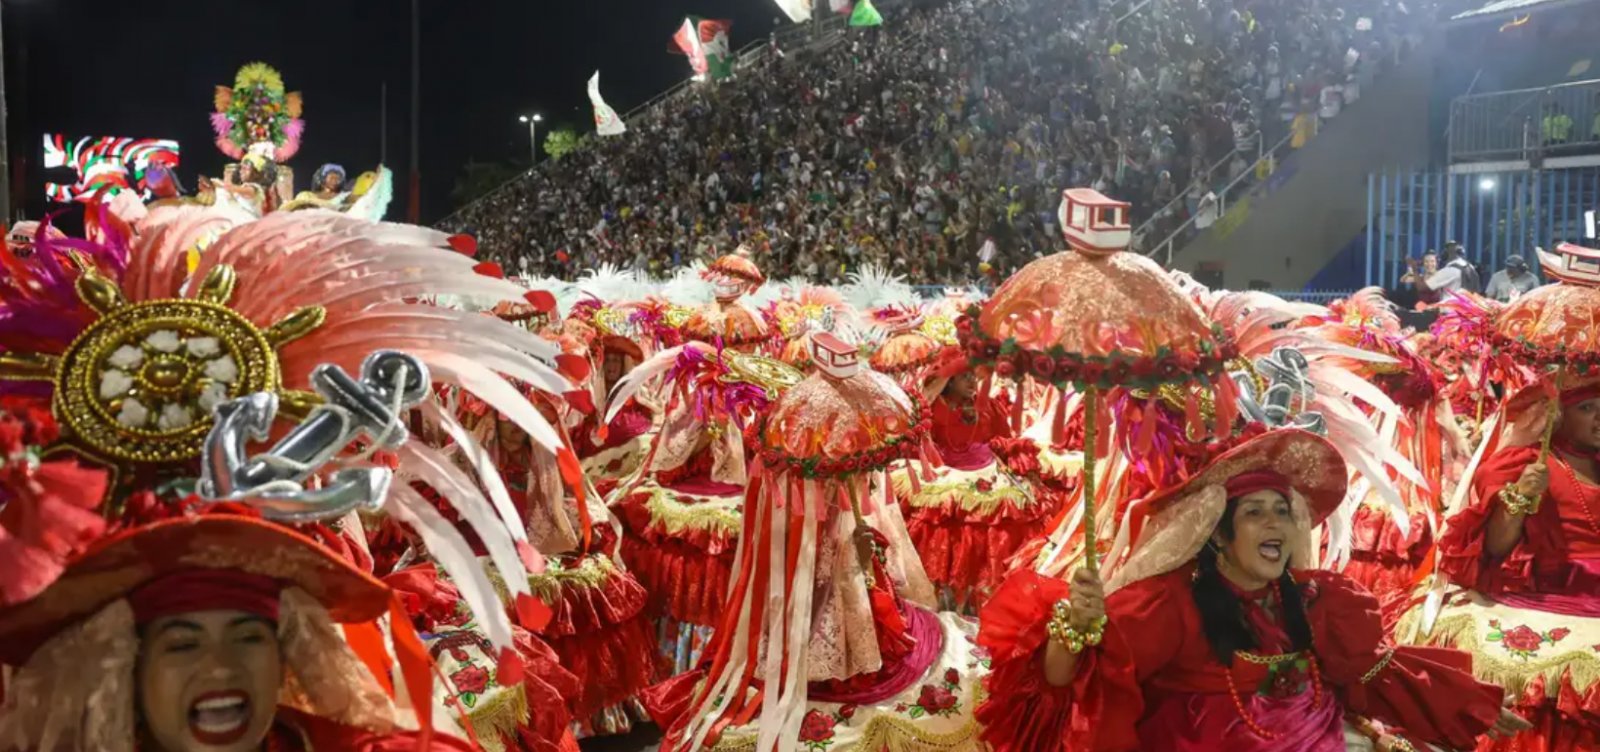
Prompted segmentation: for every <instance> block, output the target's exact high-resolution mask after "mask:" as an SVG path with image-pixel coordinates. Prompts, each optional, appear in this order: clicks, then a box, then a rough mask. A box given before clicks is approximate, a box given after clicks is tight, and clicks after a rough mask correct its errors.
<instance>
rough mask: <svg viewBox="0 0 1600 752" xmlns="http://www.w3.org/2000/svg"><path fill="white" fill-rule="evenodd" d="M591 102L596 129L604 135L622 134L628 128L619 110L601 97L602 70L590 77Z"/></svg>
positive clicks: (596, 131)
mask: <svg viewBox="0 0 1600 752" xmlns="http://www.w3.org/2000/svg"><path fill="white" fill-rule="evenodd" d="M589 103H590V104H592V105H594V131H595V133H598V134H600V135H602V136H620V135H622V134H623V133H625V132H626V131H627V130H628V127H627V126H625V125H623V124H622V118H619V117H617V111H616V110H613V109H611V105H608V104H606V100H604V99H602V98H601V97H600V71H595V72H594V75H592V76H590V77H589Z"/></svg>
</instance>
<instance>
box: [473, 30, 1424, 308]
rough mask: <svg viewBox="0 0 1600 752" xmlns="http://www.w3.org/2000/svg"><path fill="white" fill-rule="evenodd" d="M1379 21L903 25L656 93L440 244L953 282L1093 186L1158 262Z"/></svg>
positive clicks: (527, 264) (537, 269)
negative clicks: (887, 269)
mask: <svg viewBox="0 0 1600 752" xmlns="http://www.w3.org/2000/svg"><path fill="white" fill-rule="evenodd" d="M1390 2H1391V0H1341V3H1340V5H1343V6H1344V7H1343V8H1338V7H1335V6H1334V4H1332V3H1308V4H1301V3H1290V4H1255V5H1254V6H1251V7H1249V9H1248V10H1247V9H1245V3H1243V2H1239V0H1215V1H1214V2H1207V3H1187V2H1179V1H1178V0H1151V2H1149V3H1146V4H1137V5H1136V4H1130V9H1129V10H1127V11H1124V15H1122V17H1120V18H1119V17H1118V16H1117V14H1116V13H1115V12H1112V11H1110V10H1102V9H1101V6H1102V5H1103V3H1096V2H1089V1H1088V0H1082V1H1079V2H1074V1H1069V2H1066V3H1062V2H1058V0H951V2H948V3H947V4H944V5H943V6H942V7H938V8H934V9H921V8H916V9H913V8H906V9H904V15H903V16H897V17H895V18H893V19H890V20H889V21H888V22H887V23H886V25H885V26H884V27H883V33H882V34H881V35H862V34H859V33H857V32H854V31H852V32H847V35H846V36H845V38H844V39H843V40H842V42H841V43H840V44H839V46H831V45H830V44H829V43H826V42H817V43H815V44H811V45H809V48H808V45H794V46H792V47H789V48H786V49H785V50H784V52H783V54H766V53H763V54H760V55H755V56H753V57H752V58H750V59H747V60H741V61H740V66H741V70H740V76H739V77H738V79H737V80H733V81H728V82H724V83H722V84H718V85H709V84H708V85H693V86H689V87H687V88H684V89H682V90H679V91H676V92H674V93H672V94H669V95H667V96H666V97H664V98H663V99H662V100H661V101H660V102H658V103H657V104H655V105H652V107H651V108H649V109H647V110H646V111H644V112H643V113H639V114H630V115H629V116H628V126H629V129H628V133H627V134H626V135H624V136H620V137H616V138H607V139H600V138H589V139H586V140H585V142H584V143H583V144H581V145H580V147H579V148H578V149H576V150H574V151H573V152H571V153H569V154H567V155H566V156H565V157H563V158H562V159H560V160H558V161H548V162H545V163H544V164H542V165H540V166H539V167H538V168H537V169H536V170H533V171H530V172H529V173H528V174H527V175H525V176H523V177H522V178H521V179H518V180H516V181H513V182H512V183H511V184H509V185H507V186H505V187H504V188H502V189H499V190H497V191H495V192H494V193H492V194H490V195H489V196H487V197H485V198H484V199H482V200H480V201H478V202H476V203H474V204H473V205H471V206H470V207H467V208H466V209H464V210H463V211H461V212H460V213H458V214H457V215H455V216H453V217H451V218H449V219H447V220H446V221H445V222H444V223H443V225H444V227H445V229H448V230H451V231H455V232H463V231H465V232H472V233H474V234H475V235H476V236H477V237H478V241H479V246H480V248H482V249H483V251H484V254H485V256H486V257H488V258H491V259H494V260H497V261H500V262H501V263H502V265H503V266H504V267H505V268H506V269H508V270H518V271H520V272H521V273H523V274H527V275H550V276H560V277H571V276H574V275H576V274H578V273H579V272H581V271H582V270H583V269H585V268H589V267H590V266H593V265H596V264H599V263H606V262H609V263H616V264H621V265H627V266H636V265H643V266H644V267H645V268H647V269H648V270H649V271H651V272H652V273H656V274H668V273H670V272H671V271H672V269H673V268H674V267H676V266H681V265H685V264H690V263H693V262H695V261H701V260H705V261H708V260H710V259H712V258H714V257H715V256H716V255H717V254H719V253H723V252H726V251H728V250H731V249H732V248H733V247H736V246H738V245H741V244H743V245H746V246H748V247H750V248H752V249H753V252H754V253H755V254H756V256H757V260H758V262H759V263H760V264H761V265H762V268H763V269H764V270H766V271H767V272H768V273H769V275H771V276H773V277H774V278H783V277H787V276H791V275H803V276H806V277H809V278H811V279H813V280H815V281H824V282H825V281H830V280H834V279H839V278H841V277H842V276H843V275H844V274H845V273H846V272H848V271H849V270H851V269H853V268H856V267H858V266H859V265H861V264H863V263H867V262H869V261H878V262H880V263H891V264H894V268H895V269H896V270H898V271H901V272H902V273H904V274H906V275H907V276H908V277H911V278H913V279H915V280H916V281H926V282H941V283H960V282H964V281H966V280H969V279H972V278H973V277H974V276H975V275H977V274H978V260H977V251H978V249H979V247H980V246H981V245H982V243H983V241H984V239H985V238H991V237H992V238H993V239H994V241H995V244H996V252H995V254H994V256H993V258H992V259H991V260H990V261H989V262H988V263H989V267H988V268H990V269H992V272H991V273H992V274H993V275H996V276H999V277H1002V278H1003V277H1004V276H1005V275H1007V274H1009V273H1010V272H1011V271H1013V270H1015V269H1016V268H1017V267H1019V266H1021V265H1022V264H1025V263H1027V262H1028V261H1029V260H1031V259H1033V258H1035V257H1037V256H1040V255H1044V254H1048V253H1051V252H1053V251H1055V250H1058V249H1059V248H1060V247H1061V246H1062V241H1061V237H1060V234H1059V228H1056V227H1055V226H1054V217H1055V209H1056V205H1057V204H1058V203H1059V201H1060V191H1061V189H1062V188H1066V187H1071V186H1080V185H1093V186H1097V187H1099V188H1101V189H1102V190H1104V191H1105V192H1106V193H1107V194H1109V195H1111V196H1113V197H1115V198H1118V199H1122V200H1126V201H1130V202H1132V203H1133V205H1134V216H1133V217H1132V219H1133V222H1134V224H1135V225H1136V226H1137V225H1139V224H1141V223H1142V222H1143V221H1144V220H1146V219H1149V218H1152V217H1154V216H1155V215H1156V213H1157V212H1158V211H1160V210H1161V209H1163V208H1164V207H1166V206H1168V205H1169V204H1170V205H1172V207H1173V211H1172V213H1171V216H1167V217H1162V218H1160V221H1159V222H1157V223H1155V224H1153V225H1152V226H1151V227H1152V229H1151V230H1150V231H1149V235H1150V237H1146V242H1148V243H1151V244H1154V243H1156V242H1160V241H1161V240H1163V239H1165V238H1166V237H1167V236H1168V235H1170V233H1171V232H1172V231H1173V230H1174V229H1176V228H1177V227H1178V226H1179V225H1182V224H1183V223H1184V221H1186V220H1187V219H1189V218H1190V217H1191V216H1192V215H1193V213H1194V212H1197V211H1198V212H1201V213H1202V214H1203V215H1205V217H1206V220H1214V218H1215V214H1216V208H1217V202H1216V199H1215V198H1214V196H1213V194H1214V192H1215V191H1216V190H1218V189H1220V188H1221V187H1222V186H1223V185H1226V184H1227V183H1228V182H1229V181H1231V180H1232V179H1233V177H1234V176H1235V175H1237V174H1238V173H1239V171H1240V170H1243V169H1248V167H1249V166H1250V163H1251V162H1252V161H1253V160H1254V159H1255V158H1256V150H1257V149H1258V148H1259V147H1258V144H1259V143H1260V134H1261V131H1262V129H1263V124H1264V123H1268V122H1270V121H1271V120H1272V115H1273V113H1274V109H1273V108H1274V107H1275V106H1276V105H1277V104H1278V102H1279V100H1282V101H1284V102H1292V103H1293V104H1292V106H1291V112H1292V111H1294V109H1295V108H1298V107H1300V106H1301V104H1302V100H1301V98H1302V97H1303V96H1305V95H1306V93H1308V92H1313V91H1316V92H1320V90H1321V89H1320V87H1321V86H1322V85H1323V84H1324V83H1329V82H1335V81H1343V80H1344V78H1345V76H1346V72H1345V70H1344V65H1342V64H1341V63H1340V58H1341V57H1342V56H1344V55H1345V52H1346V50H1348V49H1352V48H1356V47H1362V48H1365V45H1366V44H1367V42H1366V41H1363V38H1362V37H1359V36H1358V33H1357V31H1356V29H1355V22H1354V19H1355V18H1357V17H1362V16H1367V17H1372V18H1375V19H1379V25H1380V26H1382V25H1383V23H1384V19H1391V20H1392V21H1393V24H1394V25H1395V26H1396V27H1397V28H1394V29H1385V32H1386V33H1390V34H1391V35H1392V38H1393V39H1395V40H1398V39H1400V38H1402V35H1403V34H1404V33H1405V30H1404V29H1401V28H1398V26H1399V25H1400V24H1401V18H1402V17H1405V18H1409V16H1403V14H1402V15H1401V16H1393V14H1391V12H1390V10H1386V9H1390V8H1391V5H1390ZM1413 15H1414V17H1416V18H1419V19H1420V18H1424V17H1426V16H1427V15H1428V14H1427V13H1425V12H1416V13H1414V14H1413ZM810 38H811V37H808V39H810ZM817 39H822V37H817ZM1374 42H1375V40H1374ZM766 47H767V48H769V51H770V48H771V47H772V45H771V44H770V43H769V44H768V45H766ZM1280 51H1282V52H1280ZM1374 57H1375V58H1378V57H1382V55H1374ZM1296 81H1298V82H1301V83H1302V85H1300V86H1298V87H1297V85H1296V84H1295V83H1293V82H1296ZM1304 104H1306V105H1308V109H1307V110H1306V111H1307V112H1308V113H1309V115H1310V118H1311V119H1312V120H1313V121H1314V120H1315V118H1316V112H1315V106H1316V100H1315V99H1314V98H1313V99H1310V100H1309V102H1305V103H1304ZM1276 130H1278V131H1279V133H1278V134H1276V135H1277V136H1278V137H1281V133H1282V130H1281V129H1276ZM1273 143H1276V139H1273V140H1270V141H1268V142H1267V145H1269V146H1270V145H1271V144H1273ZM1236 150H1237V151H1236ZM1230 155H1232V156H1233V157H1234V158H1229V159H1225V158H1228V157H1230ZM1219 162H1221V163H1222V164H1223V165H1224V166H1225V168H1232V169H1224V168H1219V169H1217V170H1216V171H1215V173H1213V172H1212V171H1211V168H1212V166H1213V165H1217V164H1218V163H1219ZM1185 186H1188V187H1189V190H1188V191H1186V192H1185V191H1184V190H1183V188H1184V187H1185ZM1244 187H1245V188H1247V187H1248V186H1247V185H1246V186H1244ZM1178 196H1183V197H1185V198H1186V201H1181V202H1177V203H1173V199H1174V198H1176V197H1178ZM1208 197H1210V198H1209V199H1208ZM1205 224H1209V221H1204V220H1203V221H1201V222H1197V223H1195V225H1198V226H1203V225H1205ZM902 249H903V250H902Z"/></svg>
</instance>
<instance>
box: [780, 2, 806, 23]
mask: <svg viewBox="0 0 1600 752" xmlns="http://www.w3.org/2000/svg"><path fill="white" fill-rule="evenodd" d="M778 7H779V8H780V9H782V10H783V14H784V15H786V16H788V17H789V20H790V21H793V22H795V23H805V22H806V21H809V20H811V0H778Z"/></svg>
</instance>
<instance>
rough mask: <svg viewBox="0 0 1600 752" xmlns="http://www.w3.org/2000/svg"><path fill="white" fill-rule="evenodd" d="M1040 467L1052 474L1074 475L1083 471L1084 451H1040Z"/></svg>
mask: <svg viewBox="0 0 1600 752" xmlns="http://www.w3.org/2000/svg"><path fill="white" fill-rule="evenodd" d="M1039 467H1040V468H1042V469H1043V470H1044V471H1045V472H1047V473H1049V474H1051V475H1058V476H1061V477H1068V478H1070V477H1072V476H1074V475H1080V474H1082V473H1083V452H1059V453H1058V452H1056V451H1055V450H1053V449H1043V450H1040V451H1039Z"/></svg>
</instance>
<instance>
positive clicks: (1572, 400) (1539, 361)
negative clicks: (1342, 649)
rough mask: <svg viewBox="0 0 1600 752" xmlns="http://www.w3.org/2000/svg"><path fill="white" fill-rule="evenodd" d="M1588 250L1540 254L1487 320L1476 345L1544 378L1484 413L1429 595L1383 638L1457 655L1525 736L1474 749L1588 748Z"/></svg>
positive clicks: (1598, 604) (1592, 434) (1596, 467)
mask: <svg viewBox="0 0 1600 752" xmlns="http://www.w3.org/2000/svg"><path fill="white" fill-rule="evenodd" d="M1597 259H1600V251H1596V250H1593V249H1589V248H1582V247H1579V246H1574V245H1570V244H1562V245H1561V246H1560V247H1558V248H1557V250H1556V252H1555V253H1547V252H1544V251H1540V262H1541V265H1542V266H1543V267H1544V269H1545V273H1546V274H1547V275H1548V276H1549V277H1550V278H1551V279H1554V280H1557V281H1558V283H1557V284H1551V285H1546V286H1544V287H1541V288H1538V289H1536V290H1533V291H1532V292H1529V293H1527V294H1525V295H1522V296H1521V297H1519V298H1517V300H1515V301H1513V302H1511V303H1510V304H1508V305H1507V306H1506V307H1505V308H1504V309H1503V310H1502V311H1500V313H1499V314H1498V315H1497V316H1496V320H1495V326H1494V331H1493V333H1492V338H1491V340H1490V342H1489V346H1490V347H1492V348H1493V349H1494V350H1495V351H1496V352H1498V353H1502V354H1506V355H1510V356H1512V357H1515V358H1517V359H1519V360H1521V361H1522V362H1523V363H1525V364H1526V365H1528V366H1531V367H1533V368H1536V369H1540V370H1543V371H1544V374H1543V376H1542V378H1540V379H1539V380H1538V382H1537V383H1535V384H1533V385H1532V386H1529V387H1526V388H1524V389H1522V390H1521V391H1519V392H1518V393H1516V394H1515V395H1513V396H1512V397H1511V398H1510V399H1509V400H1507V402H1506V404H1505V405H1504V406H1503V407H1502V408H1501V410H1500V411H1499V412H1498V413H1497V414H1495V415H1493V416H1491V418H1490V421H1492V422H1493V425H1490V426H1489V427H1488V428H1489V430H1488V431H1486V433H1487V434H1488V435H1487V438H1486V440H1485V444H1484V447H1483V448H1482V449H1480V456H1481V457H1482V461H1481V464H1479V465H1478V466H1477V467H1475V468H1474V469H1473V471H1472V472H1471V484H1470V487H1468V488H1464V489H1462V492H1463V493H1462V494H1461V497H1464V498H1461V499H1460V502H1461V503H1460V509H1459V511H1457V512H1456V513H1455V514H1454V515H1452V516H1451V517H1450V518H1449V519H1448V520H1447V522H1446V523H1445V529H1444V533H1443V534H1442V535H1441V537H1440V541H1439V549H1440V563H1439V568H1440V570H1441V571H1442V572H1443V573H1444V575H1445V576H1446V577H1447V578H1448V579H1449V582H1450V583H1451V584H1452V585H1455V586H1457V587H1459V588H1464V589H1465V590H1466V592H1449V591H1446V592H1445V593H1443V594H1442V595H1443V598H1442V599H1441V598H1440V595H1439V594H1434V595H1433V597H1431V598H1430V599H1429V600H1428V601H1427V602H1426V603H1425V604H1424V605H1422V606H1419V607H1418V608H1416V609H1413V611H1411V612H1410V613H1408V614H1407V615H1406V617H1405V618H1404V619H1403V620H1402V622H1401V624H1400V625H1399V627H1397V628H1396V634H1398V635H1400V636H1401V637H1402V638H1413V639H1418V640H1421V641H1425V642H1428V643H1431V644H1440V645H1450V646H1453V647H1456V648H1459V649H1461V650H1465V651H1468V652H1469V653H1470V654H1471V655H1472V657H1473V669H1474V671H1476V672H1477V674H1478V676H1479V677H1481V678H1484V679H1485V680H1488V681H1495V682H1498V683H1501V684H1503V685H1505V687H1506V689H1507V690H1508V692H1509V693H1510V695H1511V698H1512V702H1513V707H1514V708H1515V709H1516V710H1517V711H1518V712H1519V713H1522V714H1525V715H1526V716H1527V717H1528V718H1529V720H1530V721H1532V722H1533V726H1534V728H1533V729H1532V730H1530V731H1527V732H1526V733H1523V734H1521V735H1519V736H1518V737H1516V738H1515V739H1511V740H1508V741H1504V742H1500V743H1487V742H1486V743H1484V744H1482V745H1480V746H1479V747H1478V749H1479V750H1486V751H1487V750H1494V751H1496V752H1512V751H1516V752H1522V751H1523V750H1528V751H1531V752H1549V751H1552V750H1556V751H1560V752H1566V751H1568V750H1580V749H1595V748H1597V747H1600V721H1596V720H1595V719H1596V718H1597V717H1600V674H1597V672H1596V671H1595V670H1594V652H1593V646H1594V645H1595V644H1600V600H1597V597H1596V594H1597V593H1600V574H1597V573H1600V518H1597V517H1596V513H1597V512H1596V510H1597V509H1600V463H1597V460H1596V455H1597V454H1600V380H1597V378H1596V376H1595V373H1596V371H1595V368H1596V366H1597V365H1600V355H1597V351H1596V350H1595V345H1594V341H1593V337H1592V335H1593V333H1594V332H1595V331H1596V327H1597V326H1600V275H1595V274H1594V273H1593V272H1592V269H1593V268H1594V266H1593V265H1594V263H1595V261H1596V260H1597Z"/></svg>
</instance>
